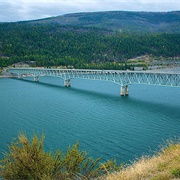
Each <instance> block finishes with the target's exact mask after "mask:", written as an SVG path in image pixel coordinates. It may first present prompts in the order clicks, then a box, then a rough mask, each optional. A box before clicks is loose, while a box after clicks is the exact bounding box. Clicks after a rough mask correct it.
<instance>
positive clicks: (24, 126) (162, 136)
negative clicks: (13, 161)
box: [0, 77, 180, 163]
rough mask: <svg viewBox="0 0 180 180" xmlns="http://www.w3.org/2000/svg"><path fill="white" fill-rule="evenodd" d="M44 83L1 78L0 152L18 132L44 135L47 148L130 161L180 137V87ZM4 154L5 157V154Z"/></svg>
mask: <svg viewBox="0 0 180 180" xmlns="http://www.w3.org/2000/svg"><path fill="white" fill-rule="evenodd" d="M40 81H41V82H39V83H36V82H31V81H27V80H16V79H0V99H1V105H0V124H1V126H0V132H1V133H0V139H1V143H0V151H1V152H2V151H5V150H7V145H8V144H9V143H10V142H11V141H12V138H14V137H17V134H18V132H20V131H23V132H26V133H27V135H28V136H31V135H32V134H33V132H36V133H38V134H41V133H42V132H44V133H45V136H46V138H45V149H46V150H57V149H58V148H60V149H62V150H63V151H65V150H66V149H67V147H68V146H69V145H72V144H74V143H76V142H77V141H79V142H80V148H81V149H83V150H86V151H88V152H89V153H90V156H92V157H94V158H97V157H102V160H103V161H104V160H107V159H112V158H116V159H117V161H118V162H119V163H120V162H128V161H129V160H133V159H134V158H136V157H139V156H141V155H142V154H151V153H152V152H153V151H154V150H156V149H158V146H159V145H160V144H162V143H163V142H164V141H166V140H167V139H170V138H175V137H179V136H180V88H177V87H162V86H150V85H130V86H129V93H130V94H129V96H128V97H121V96H120V95H119V94H120V92H119V91H120V87H119V86H118V85H117V84H114V83H110V82H101V81H91V80H80V79H73V80H72V83H71V84H72V87H71V88H66V87H63V80H62V79H59V78H53V77H42V78H40ZM0 157H2V155H0Z"/></svg>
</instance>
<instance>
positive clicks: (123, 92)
mask: <svg viewBox="0 0 180 180" xmlns="http://www.w3.org/2000/svg"><path fill="white" fill-rule="evenodd" d="M120 95H121V96H128V95H129V89H128V85H126V86H121V91H120Z"/></svg>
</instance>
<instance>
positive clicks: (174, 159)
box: [105, 141, 180, 180]
mask: <svg viewBox="0 0 180 180" xmlns="http://www.w3.org/2000/svg"><path fill="white" fill-rule="evenodd" d="M105 179H107V180H170V179H180V142H179V141H178V142H177V143H173V142H170V143H169V144H168V145H167V146H165V147H163V148H162V149H161V151H160V152H158V153H156V154H155V155H154V156H152V157H148V156H144V157H142V158H141V159H139V160H137V161H134V163H133V164H132V165H129V166H127V167H126V168H124V169H123V170H121V171H119V172H115V173H109V174H108V176H106V178H105Z"/></svg>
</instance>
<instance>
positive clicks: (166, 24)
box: [26, 11, 180, 33]
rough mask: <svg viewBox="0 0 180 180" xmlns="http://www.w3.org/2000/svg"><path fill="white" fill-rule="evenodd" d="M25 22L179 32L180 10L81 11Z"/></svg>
mask: <svg viewBox="0 0 180 180" xmlns="http://www.w3.org/2000/svg"><path fill="white" fill-rule="evenodd" d="M26 23H38V24H59V25H67V26H68V25H71V26H83V27H97V28H102V29H108V30H113V31H116V32H117V31H120V32H137V33H140V32H145V33H180V11H170V12H145V11H142V12H136V11H102V12H82V13H71V14H65V15H60V16H56V17H49V18H45V19H38V20H32V21H26Z"/></svg>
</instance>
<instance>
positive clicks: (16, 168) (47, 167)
mask: <svg viewBox="0 0 180 180" xmlns="http://www.w3.org/2000/svg"><path fill="white" fill-rule="evenodd" d="M78 147H79V143H76V144H75V145H73V146H72V147H69V148H68V150H67V152H66V153H65V154H63V153H62V152H61V151H60V150H58V151H57V152H56V153H53V152H49V153H48V152H45V151H44V135H42V137H41V138H39V137H38V136H37V135H36V134H34V136H33V137H32V139H31V140H28V138H27V136H26V135H25V134H24V133H20V134H19V135H18V138H17V139H15V142H12V143H11V144H10V146H9V152H7V153H5V154H4V159H2V160H1V161H0V176H1V177H2V178H4V179H9V180H11V179H26V180H29V179H34V180H40V179H47V180H48V179H77V178H80V179H89V178H94V177H97V176H101V175H103V174H105V173H106V172H108V171H113V170H118V169H119V168H120V167H118V166H117V164H116V162H115V161H107V162H105V163H103V164H101V163H100V159H101V158H98V159H96V160H94V159H92V158H89V157H88V154H87V153H86V152H85V151H80V150H79V149H78Z"/></svg>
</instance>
